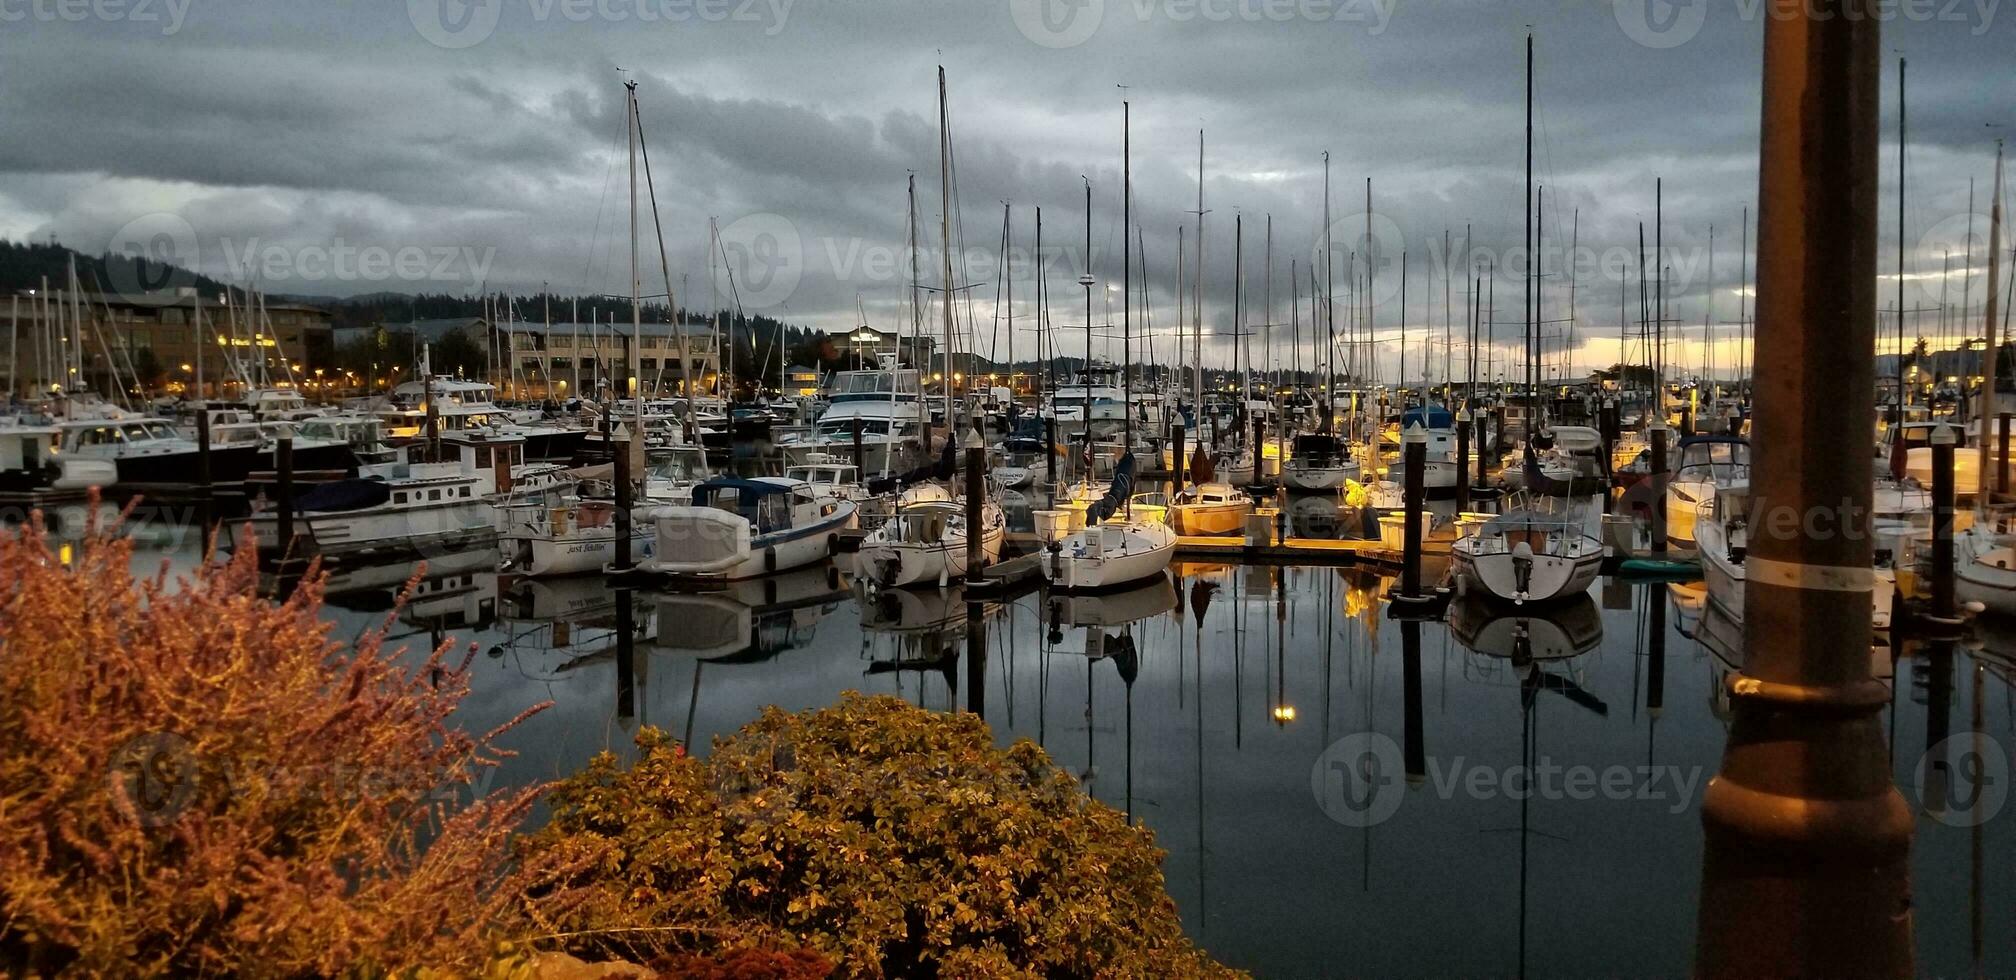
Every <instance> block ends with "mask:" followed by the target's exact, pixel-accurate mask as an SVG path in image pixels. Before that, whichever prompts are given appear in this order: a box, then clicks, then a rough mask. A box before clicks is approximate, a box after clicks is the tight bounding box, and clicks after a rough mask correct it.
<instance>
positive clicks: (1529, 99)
mask: <svg viewBox="0 0 2016 980" xmlns="http://www.w3.org/2000/svg"><path fill="white" fill-rule="evenodd" d="M1526 257H1527V263H1526V265H1527V269H1526V275H1525V277H1524V278H1525V280H1526V299H1525V309H1526V440H1527V442H1526V445H1527V450H1528V453H1529V455H1530V453H1531V450H1532V445H1533V443H1532V440H1533V435H1534V433H1535V432H1536V431H1538V418H1537V417H1536V416H1535V415H1534V414H1533V320H1534V319H1535V317H1534V315H1533V309H1534V307H1533V298H1534V297H1533V262H1532V257H1533V35H1532V34H1530V33H1529V34H1527V35H1526Z"/></svg>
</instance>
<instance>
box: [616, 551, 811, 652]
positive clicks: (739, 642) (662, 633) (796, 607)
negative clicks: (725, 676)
mask: <svg viewBox="0 0 2016 980" xmlns="http://www.w3.org/2000/svg"><path fill="white" fill-rule="evenodd" d="M849 595H850V593H849V592H848V587H847V583H846V581H845V580H844V578H843V576H842V575H841V574H840V571H839V569H838V568H836V567H834V566H833V565H832V564H830V563H822V564H818V565H810V566H807V567H804V568H798V569H793V570H791V571H789V572H784V573H781V574H777V575H770V576H766V577H764V578H760V579H748V580H742V581H736V582H730V583H728V584H727V585H726V586H725V587H724V588H721V589H717V590H713V591H708V592H659V593H653V594H652V595H651V599H652V601H653V602H654V605H655V610H656V616H657V620H658V622H659V624H660V625H661V629H660V630H659V631H658V632H659V635H658V638H657V640H656V642H655V643H654V644H653V646H652V648H653V650H656V651H664V652H667V653H673V654H679V655H682V656H690V657H693V658H695V659H697V660H702V661H706V662H708V663H723V664H742V663H760V662H762V661H765V660H770V659H772V658H774V657H776V656H778V655H779V654H782V653H784V652H785V651H787V650H793V649H798V648H801V647H805V646H809V645H810V644H811V642H812V638H813V635H814V633H816V632H817V630H818V627H819V622H820V620H822V619H824V618H825V617H826V614H827V613H830V612H832V611H833V610H834V609H836V608H838V607H839V606H840V604H841V602H842V601H843V600H845V599H847V598H848V597H849ZM671 624H677V628H664V627H670V626H671Z"/></svg>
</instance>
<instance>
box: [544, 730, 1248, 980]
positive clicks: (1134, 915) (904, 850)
mask: <svg viewBox="0 0 2016 980" xmlns="http://www.w3.org/2000/svg"><path fill="white" fill-rule="evenodd" d="M637 744H638V749H639V752H638V756H637V758H636V760H635V762H634V763H632V764H630V765H628V766H624V765H622V764H620V763H619V762H618V761H617V759H616V757H615V756H614V755H612V754H609V753H604V754H602V755H600V756H598V757H597V758H595V759H594V760H593V761H592V762H590V764H589V765H588V767H587V768H586V769H585V770H584V771H582V772H581V773H579V774H577V775H576V776H574V777H573V778H571V779H568V780H566V781H564V782H563V783H561V784H560V785H559V786H557V787H556V788H555V789H554V790H553V791H552V793H551V795H550V797H549V802H550V804H551V806H552V810H553V813H552V819H551V821H550V822H549V823H548V824H547V825H546V826H545V827H544V828H543V829H541V830H540V831H538V832H537V833H535V834H532V835H530V836H528V837H527V838H525V839H523V840H522V841H521V852H522V853H523V854H524V855H525V856H526V858H527V859H528V860H530V861H536V862H538V863H541V864H543V865H547V866H555V867H565V868H572V869H577V870H575V871H573V872H571V873H569V874H567V875H565V876H563V877H556V878H554V879H551V880H549V881H548V882H546V883H545V885H544V888H543V889H542V894H541V895H540V896H538V897H540V898H542V899H545V900H546V901H543V902H542V904H541V906H539V908H540V911H539V913H538V914H539V915H540V916H541V917H542V922H541V927H540V930H541V932H543V933H544V934H546V935H549V936H554V937H561V938H562V941H563V942H564V943H565V944H566V945H567V946H568V948H569V950H570V951H571V952H575V953H577V954H579V955H583V956H585V957H587V958H589V959H603V958H627V959H631V960H635V961H639V962H643V961H648V960H651V959H653V958H654V957H656V956H659V955H661V954H663V953H664V952H666V951H668V950H692V949H706V948H708V947H710V946H714V947H721V946H725V947H739V946H756V947H767V948H780V949H790V948H795V947H800V946H803V947H809V948H810V949H812V950H815V951H818V952H820V953H823V954H826V955H828V956H830V957H831V958H832V959H833V960H834V961H836V962H837V963H838V964H839V970H840V975H845V976H861V977H880V976H902V977H919V976H922V977H931V976H945V977H962V978H964V977H1032V978H1034V977H1092V976H1101V977H1106V976H1142V977H1148V976H1153V977H1203V976H1220V975H1227V974H1228V972H1229V971H1226V970H1224V969H1223V968H1222V967H1219V966H1218V965H1217V964H1215V963H1213V962H1212V961H1211V960H1210V959H1209V958H1208V957H1206V956H1205V955H1204V954H1202V953H1201V952H1199V951H1198V950H1196V949H1195V948H1194V947H1193V946H1192V945H1191V944H1190V942H1189V941H1188V940H1187V939H1185V938H1184V936H1183V932H1182V927H1181V924H1180V923H1179V921H1178V919H1177V916H1176V910H1175V906H1174V903H1173V902H1172V901H1171V900H1170V899H1169V897H1168V894H1167V892H1166V891H1165V889H1164V887H1163V881H1162V874H1161V870H1160V862H1161V858H1162V852H1160V851H1159V850H1157V849H1156V848H1155V846H1154V843H1153V837H1152V835H1151V834H1150V833H1149V832H1148V831H1146V830H1144V829H1140V828H1135V827H1130V826H1128V824H1127V822H1126V820H1125V819H1124V818H1123V817H1122V816H1121V815H1120V814H1119V813H1118V812H1116V811H1114V810H1112V809H1111V808H1109V807H1107V806H1105V805H1103V804H1100V803H1098V802H1097V801H1094V800H1092V799H1090V798H1089V797H1088V796H1087V795H1086V794H1084V793H1083V792H1082V791H1081V790H1080V789H1079V787H1078V786H1077V784H1076V783H1075V782H1074V781H1073V780H1072V778H1071V777H1070V776H1069V775H1068V774H1066V773H1064V772H1063V771H1061V770H1060V769H1058V768H1057V767H1056V766H1054V765H1052V764H1051V763H1050V760H1049V758H1048V757H1047V756H1046V755H1045V753H1044V752H1043V750H1042V749H1040V748H1038V747H1037V746H1036V745H1035V744H1033V743H1031V742H1028V741H1026V740H1024V741H1020V742H1017V743H1016V744H1015V745H1013V746H1012V747H1010V748H1008V749H1006V750H1001V749H998V748H996V747H995V746H994V744H993V741H992V738H991V737H990V735H989V734H988V730H987V727H986V725H985V724H984V723H982V722H981V721H980V720H979V719H977V718H975V717H973V716H971V715H951V716H948V715H942V714H934V713H930V712H926V711H922V710H920V709H917V708H913V707H910V706H908V705H906V704H905V703H904V702H902V701H901V700H898V699H895V698H886V697H881V698H868V697H863V696H861V695H857V694H851V693H850V694H847V695H844V696H843V697H842V699H841V701H840V703H839V704H838V705H836V706H834V707H832V708H828V709H825V710H819V711H811V712H806V713H802V714H789V713H786V712H783V711H780V710H777V709H774V708H773V709H769V710H766V711H765V712H764V713H763V715H762V717H760V718H759V719H757V720H756V721H754V722H752V723H751V724H749V725H748V726H747V727H745V728H743V729H742V731H741V732H739V733H738V734H736V735H734V736H732V737H729V738H726V739H721V740H718V741H717V742H716V743H715V745H714V747H713V751H712V753H711V756H710V757H709V758H708V760H707V761H705V762H702V761H699V760H697V759H695V758H693V757H691V756H689V755H687V754H686V753H684V752H683V751H680V747H679V746H677V745H676V744H675V743H674V742H672V741H671V740H669V739H667V738H666V737H665V736H664V735H662V734H660V733H658V732H655V731H652V730H648V729H647V730H645V731H644V732H642V733H640V734H639V736H638V739H637Z"/></svg>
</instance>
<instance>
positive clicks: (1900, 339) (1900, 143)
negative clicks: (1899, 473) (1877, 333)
mask: <svg viewBox="0 0 2016 980" xmlns="http://www.w3.org/2000/svg"><path fill="white" fill-rule="evenodd" d="M1904 350H1905V348H1904V56H1903V55H1901V54H1900V55H1898V56H1897V404H1896V405H1894V406H1892V407H1891V410H1890V423H1891V424H1892V425H1896V424H1899V423H1902V422H1903V421H1904V399H1905V391H1904ZM1983 434H1984V435H1985V434H1986V433H1983Z"/></svg>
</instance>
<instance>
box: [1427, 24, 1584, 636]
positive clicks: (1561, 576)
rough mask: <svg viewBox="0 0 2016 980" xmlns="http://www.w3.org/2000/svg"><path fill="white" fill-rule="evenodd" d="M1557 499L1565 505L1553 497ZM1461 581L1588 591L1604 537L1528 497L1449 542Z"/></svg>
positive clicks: (1512, 589)
mask: <svg viewBox="0 0 2016 980" xmlns="http://www.w3.org/2000/svg"><path fill="white" fill-rule="evenodd" d="M1532 203H1533V35H1531V34H1528V35H1526V204H1527V207H1526V239H1527V240H1526V250H1527V254H1529V255H1530V254H1532V246H1533V240H1532V238H1533V207H1532ZM1526 290H1527V302H1526V304H1525V313H1526V343H1527V347H1528V350H1529V353H1530V351H1531V349H1532V344H1533V336H1534V334H1533V331H1534V329H1535V323H1534V316H1533V310H1534V305H1533V302H1532V291H1533V277H1532V275H1531V273H1530V272H1529V274H1528V275H1527V277H1526ZM1534 371H1535V359H1534V358H1533V357H1531V356H1529V357H1528V358H1527V359H1526V372H1527V378H1526V412H1525V416H1524V417H1525V418H1527V419H1529V420H1536V421H1537V419H1538V418H1539V414H1538V404H1537V399H1536V397H1535V389H1536V388H1537V387H1538V383H1537V378H1536V377H1535V376H1534ZM1525 469H1526V477H1527V490H1528V491H1529V492H1531V491H1534V490H1537V489H1540V488H1541V487H1542V486H1544V484H1545V482H1546V481H1547V477H1545V476H1544V475H1542V473H1541V472H1540V468H1539V463H1538V460H1537V459H1536V458H1535V456H1534V455H1533V448H1532V445H1531V443H1530V442H1529V443H1528V446H1527V451H1526V467H1525ZM1556 506H1560V505H1559V504H1558V503H1556ZM1450 556H1451V560H1452V562H1453V564H1454V565H1455V568H1456V575H1457V583H1458V586H1459V588H1461V589H1463V590H1465V591H1466V592H1468V591H1481V592H1484V593H1486V594H1488V595H1491V596H1493V597H1495V598H1498V599H1501V600H1504V601H1507V602H1511V603H1514V604H1518V605H1524V604H1527V603H1544V602H1559V601H1567V600H1572V599H1574V598H1575V597H1576V596H1580V595H1583V594H1584V593H1586V592H1587V591H1588V589H1589V585H1590V583H1592V582H1594V581H1595V580H1596V576H1597V574H1598V573H1599V572H1600V571H1601V570H1602V565H1603V544H1602V542H1600V541H1598V540H1597V539H1596V538H1595V537H1594V536H1593V535H1591V534H1589V532H1588V531H1586V530H1584V529H1583V525H1582V522H1581V521H1580V520H1578V519H1577V518H1576V515H1575V514H1574V513H1573V512H1572V510H1570V511H1567V512H1555V511H1553V510H1551V509H1550V510H1542V509H1540V508H1538V507H1535V506H1533V505H1531V504H1530V503H1529V504H1527V505H1525V506H1518V507H1514V508H1512V509H1510V510H1508V511H1506V512H1505V513H1503V514H1500V515H1498V516H1497V517H1494V518H1492V519H1491V520H1490V521H1487V522H1486V523H1484V524H1482V525H1480V526H1478V528H1477V529H1476V530H1475V531H1474V532H1472V533H1470V534H1467V535H1464V536H1463V537H1461V538H1458V539H1457V540H1456V542H1455V544H1454V545H1452V546H1451V548H1450Z"/></svg>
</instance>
